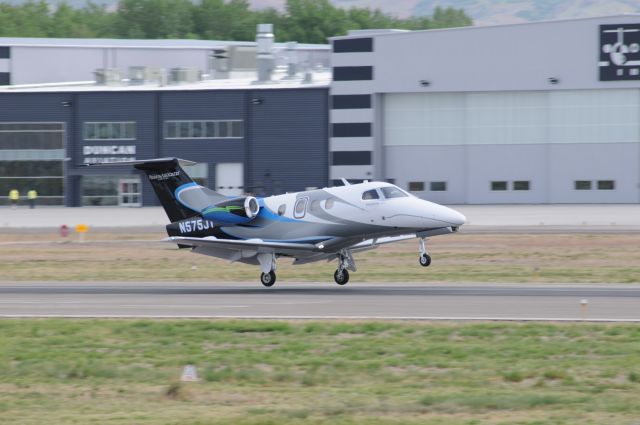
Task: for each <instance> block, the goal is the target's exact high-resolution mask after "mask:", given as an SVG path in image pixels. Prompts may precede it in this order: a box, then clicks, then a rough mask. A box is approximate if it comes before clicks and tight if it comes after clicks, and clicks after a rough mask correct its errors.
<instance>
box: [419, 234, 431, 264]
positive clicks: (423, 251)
mask: <svg viewBox="0 0 640 425" xmlns="http://www.w3.org/2000/svg"><path fill="white" fill-rule="evenodd" d="M425 240H426V239H425V238H420V265H421V266H422V267H429V265H431V256H430V255H429V254H428V253H427V247H426V244H425Z"/></svg>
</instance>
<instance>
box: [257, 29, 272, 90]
mask: <svg viewBox="0 0 640 425" xmlns="http://www.w3.org/2000/svg"><path fill="white" fill-rule="evenodd" d="M256 45H257V46H258V55H257V57H256V60H257V62H258V63H257V65H258V81H257V83H268V82H270V81H271V73H272V72H273V68H274V64H275V59H274V56H273V24H258V34H256Z"/></svg>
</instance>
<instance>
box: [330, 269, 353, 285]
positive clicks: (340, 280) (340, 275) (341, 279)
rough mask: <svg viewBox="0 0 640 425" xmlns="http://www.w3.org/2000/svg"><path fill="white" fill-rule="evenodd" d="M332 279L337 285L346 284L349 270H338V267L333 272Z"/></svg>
mask: <svg viewBox="0 0 640 425" xmlns="http://www.w3.org/2000/svg"><path fill="white" fill-rule="evenodd" d="M333 280H335V281H336V283H337V284H338V285H346V284H347V282H349V272H348V271H347V270H346V269H344V270H342V272H340V269H338V270H336V271H335V273H334V274H333Z"/></svg>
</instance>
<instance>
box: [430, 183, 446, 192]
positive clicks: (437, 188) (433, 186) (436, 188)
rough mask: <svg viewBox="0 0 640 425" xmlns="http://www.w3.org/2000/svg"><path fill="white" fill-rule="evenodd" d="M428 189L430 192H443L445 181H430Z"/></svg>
mask: <svg viewBox="0 0 640 425" xmlns="http://www.w3.org/2000/svg"><path fill="white" fill-rule="evenodd" d="M429 189H430V190H431V191H432V192H445V191H446V190H447V182H431V183H429Z"/></svg>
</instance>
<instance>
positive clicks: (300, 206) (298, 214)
mask: <svg viewBox="0 0 640 425" xmlns="http://www.w3.org/2000/svg"><path fill="white" fill-rule="evenodd" d="M308 199H309V198H300V199H298V200H297V201H296V205H295V207H294V208H293V216H294V217H295V218H302V217H304V212H305V208H306V206H307V200H308Z"/></svg>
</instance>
